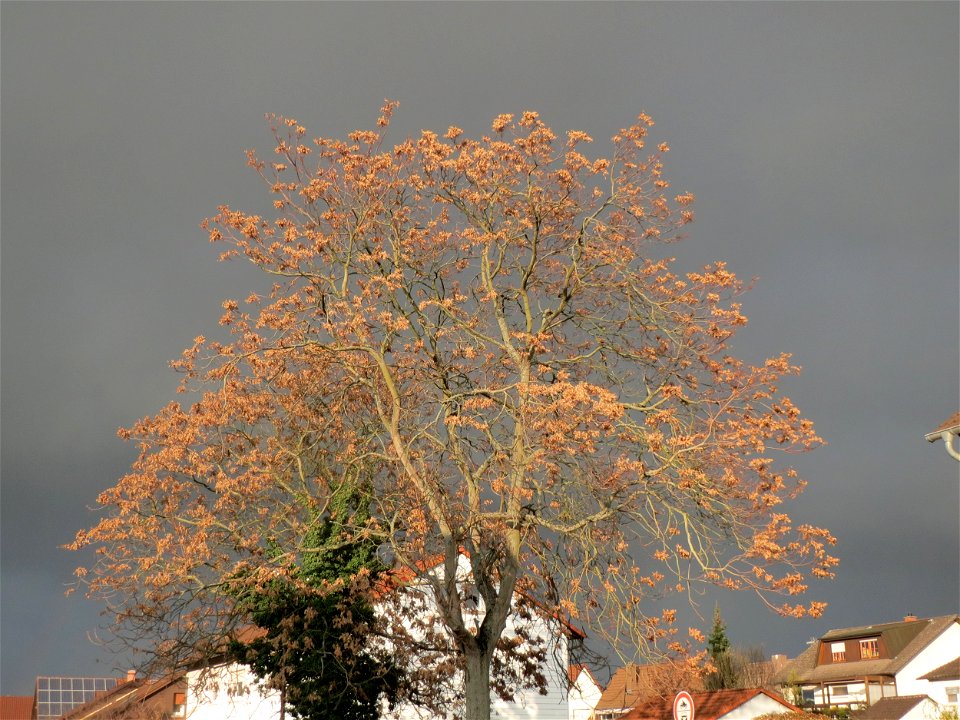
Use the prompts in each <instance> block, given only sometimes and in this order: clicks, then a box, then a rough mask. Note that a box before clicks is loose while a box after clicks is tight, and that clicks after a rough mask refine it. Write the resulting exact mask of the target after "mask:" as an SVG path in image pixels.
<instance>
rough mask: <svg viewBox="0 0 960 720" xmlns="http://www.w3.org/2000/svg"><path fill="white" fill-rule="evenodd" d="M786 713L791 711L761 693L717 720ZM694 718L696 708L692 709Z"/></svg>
mask: <svg viewBox="0 0 960 720" xmlns="http://www.w3.org/2000/svg"><path fill="white" fill-rule="evenodd" d="M788 712H791V710H790V708H788V707H787V706H786V705H784V704H783V703H781V702H777V701H776V700H774V699H773V698H772V697H770V696H768V695H763V694H762V693H761V694H760V695H756V696H754V697H752V698H750V699H749V700H747V701H746V702H745V703H743V705H740V706H739V707H736V708H734V709H733V710H731V711H730V712H728V713H727V714H726V715H721V716H720V717H719V718H717V720H753V719H754V718H755V717H759V716H760V715H767V714H768V713H788ZM694 716H696V708H694Z"/></svg>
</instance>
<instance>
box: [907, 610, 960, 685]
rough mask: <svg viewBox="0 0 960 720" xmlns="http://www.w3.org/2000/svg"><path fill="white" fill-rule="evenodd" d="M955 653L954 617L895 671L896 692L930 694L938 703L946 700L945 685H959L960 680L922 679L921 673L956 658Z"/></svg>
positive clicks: (959, 642)
mask: <svg viewBox="0 0 960 720" xmlns="http://www.w3.org/2000/svg"><path fill="white" fill-rule="evenodd" d="M958 654H960V623H958V622H956V621H955V622H952V623H950V626H949V627H948V628H947V629H946V630H944V631H943V632H942V633H940V636H939V637H937V639H936V640H934V641H933V642H932V643H930V644H929V645H927V647H925V648H924V649H923V650H922V651H921V652H920V654H919V655H917V657H915V658H914V659H913V660H911V661H910V662H909V663H907V665H906V666H905V667H904V668H903V670H901V671H900V672H898V673H897V694H898V695H929V696H930V697H931V698H932V699H933V700H934V701H936V702H937V703H940V704H944V703H946V702H947V690H946V689H947V688H948V687H957V686H960V680H953V681H949V682H930V681H929V680H921V679H920V677H921V676H922V675H926V674H927V673H928V672H930V671H931V670H936V669H937V668H938V667H940V666H942V665H946V664H947V663H948V662H950V661H951V660H954V659H956V657H957V655H958Z"/></svg>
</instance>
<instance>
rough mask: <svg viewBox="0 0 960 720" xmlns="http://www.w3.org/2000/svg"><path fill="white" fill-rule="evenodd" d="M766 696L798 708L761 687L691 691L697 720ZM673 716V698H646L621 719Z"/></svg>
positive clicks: (712, 718)
mask: <svg viewBox="0 0 960 720" xmlns="http://www.w3.org/2000/svg"><path fill="white" fill-rule="evenodd" d="M761 695H763V696H766V697H768V698H770V699H772V700H775V701H776V702H778V703H780V704H781V705H783V707H784V709H785V710H798V708H797V707H795V706H794V705H791V704H790V703H788V702H787V701H786V700H784V699H783V698H780V697H777V696H776V695H773V694H772V693H769V692H767V691H766V690H763V689H761V688H747V689H742V690H716V691H714V692H698V693H692V696H693V706H694V708H695V710H696V711H695V715H694V716H695V717H696V718H697V719H698V720H718V719H719V718H722V717H723V716H724V715H726V714H727V713H729V712H732V711H733V710H736V709H737V708H738V707H740V706H742V705H745V704H747V703H748V702H750V701H751V700H753V699H754V698H756V697H758V696H761ZM672 717H673V698H672V697H670V698H657V699H655V700H648V701H647V702H645V703H642V704H640V705H638V706H637V707H635V708H634V709H633V710H631V711H630V712H628V713H627V714H626V715H624V716H623V719H622V720H671V718H672Z"/></svg>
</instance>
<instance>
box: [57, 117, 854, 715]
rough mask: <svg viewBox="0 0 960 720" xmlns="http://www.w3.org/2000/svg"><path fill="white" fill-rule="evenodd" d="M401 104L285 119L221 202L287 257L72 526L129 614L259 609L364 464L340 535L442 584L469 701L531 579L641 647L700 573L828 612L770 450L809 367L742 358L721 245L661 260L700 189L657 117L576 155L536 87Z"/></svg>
mask: <svg viewBox="0 0 960 720" xmlns="http://www.w3.org/2000/svg"><path fill="white" fill-rule="evenodd" d="M393 109H394V105H393V104H392V103H387V104H386V106H385V108H384V111H383V115H382V117H381V118H380V119H379V122H378V125H377V129H376V130H369V131H357V132H353V133H350V134H349V136H348V138H347V139H342V140H341V139H330V138H319V139H316V140H314V141H313V142H312V143H310V142H309V141H307V140H306V139H305V138H306V130H305V129H304V128H303V127H302V126H301V125H299V124H298V123H297V122H296V121H295V120H289V119H282V118H274V119H273V121H272V125H273V130H274V134H275V137H276V147H275V155H276V157H275V158H274V160H273V161H272V162H269V163H268V162H264V161H261V160H260V159H258V158H257V156H256V155H255V154H253V153H251V155H250V164H251V166H252V167H253V168H254V169H255V171H257V172H258V173H260V175H261V176H262V177H263V178H264V180H265V181H266V185H267V187H268V189H269V191H270V193H271V194H272V197H273V211H272V212H271V213H269V214H268V215H257V214H249V213H246V212H243V211H241V210H236V209H233V208H230V207H226V206H224V207H221V208H220V209H219V212H218V213H217V214H216V216H215V217H213V218H211V219H210V220H209V221H208V222H207V223H205V227H206V228H207V230H208V231H209V234H210V239H211V240H212V241H214V242H216V243H218V244H222V245H224V253H223V256H224V257H233V256H241V257H246V258H247V259H248V260H249V261H250V262H252V263H253V264H254V265H256V266H257V267H258V268H260V269H261V270H262V271H263V272H264V273H265V274H266V275H267V276H269V277H271V278H273V281H274V284H273V287H272V290H271V291H270V292H269V294H268V295H267V296H265V297H260V296H257V295H251V296H250V297H248V298H247V299H246V301H245V303H241V302H238V301H234V300H228V301H227V302H225V303H224V308H225V313H224V315H223V318H222V324H223V325H224V326H226V327H227V328H229V330H230V332H231V333H232V334H231V336H230V337H231V339H230V340H229V341H220V342H217V341H207V340H205V339H204V338H202V337H201V338H198V339H197V341H196V344H195V345H194V346H193V347H191V348H190V349H188V350H187V351H186V352H185V353H184V355H183V357H182V359H181V360H180V361H178V363H177V366H178V368H179V369H180V370H181V371H183V372H184V373H185V380H184V390H185V391H187V392H195V393H197V397H196V398H194V399H193V402H192V403H191V404H189V405H188V404H186V403H171V404H170V405H168V406H167V407H166V408H164V409H163V410H162V411H160V412H159V413H158V414H156V415H154V416H152V417H149V418H146V419H144V420H142V421H141V422H138V423H137V424H136V425H135V426H134V427H132V428H131V429H129V430H125V431H123V432H122V435H123V436H124V437H127V438H130V439H131V440H133V441H135V442H137V443H139V445H140V448H141V454H140V457H139V459H138V460H137V461H136V463H135V464H134V466H133V468H132V470H131V472H130V474H128V475H127V476H126V477H124V478H122V479H121V480H120V482H119V483H118V484H117V485H116V486H115V487H113V488H111V489H110V490H107V491H105V492H104V493H103V494H102V495H101V496H100V498H99V500H100V503H101V504H102V505H103V506H104V507H105V508H106V514H105V517H104V518H103V519H102V520H101V521H100V522H99V523H98V524H96V525H95V526H94V527H93V528H91V529H89V530H86V531H84V532H81V533H80V534H79V535H78V537H77V539H76V542H75V543H74V547H77V548H80V547H83V546H87V545H93V546H96V547H98V548H99V552H100V555H99V561H98V562H97V564H96V565H95V566H94V567H93V568H91V569H90V570H89V572H88V571H87V570H81V571H80V573H81V575H84V576H85V581H86V582H87V583H89V591H90V592H91V593H92V594H93V595H94V596H102V597H106V598H107V599H108V600H109V601H110V602H111V605H110V607H111V609H112V611H113V612H114V613H115V617H116V619H117V622H118V627H119V629H120V632H122V633H126V636H127V637H132V638H133V639H137V638H141V637H144V634H145V633H146V632H148V631H149V633H150V636H149V637H150V639H151V640H153V639H155V638H156V637H157V636H160V637H163V638H164V639H165V641H166V642H165V643H164V644H163V646H162V647H163V650H164V653H165V654H166V656H167V657H172V656H174V655H176V654H177V653H176V651H177V649H178V648H183V649H184V650H189V651H190V652H194V653H196V652H197V651H198V648H203V647H205V646H206V645H205V643H206V642H207V640H208V639H210V638H216V637H218V635H221V634H222V633H223V632H225V631H228V630H230V628H231V627H233V626H235V625H237V624H239V623H241V622H244V621H246V620H247V618H245V617H243V613H241V612H239V611H238V607H237V604H236V602H235V598H236V597H237V592H236V589H235V588H231V586H233V585H236V584H237V583H241V582H242V583H249V584H253V585H256V584H257V583H260V584H263V583H266V582H269V581H272V580H275V579H276V578H277V577H281V576H283V577H285V576H292V575H293V574H294V573H295V572H296V568H297V567H299V566H300V565H301V563H302V560H303V556H304V555H305V554H309V552H310V551H311V548H310V544H309V542H307V538H309V537H310V530H311V527H312V526H313V524H314V523H315V522H317V519H318V518H323V517H325V516H326V514H327V513H328V505H329V503H330V500H331V497H332V489H334V488H336V487H338V486H340V485H341V484H342V483H343V482H345V481H348V480H349V479H350V478H351V477H354V476H356V475H357V474H358V473H364V474H366V475H369V477H370V483H371V487H372V489H373V497H372V501H371V503H370V508H369V519H368V520H366V521H365V522H363V523H357V524H356V525H355V526H354V527H351V528H348V529H346V532H347V533H348V534H349V535H350V536H351V537H353V538H356V537H365V538H370V539H372V540H375V541H376V542H377V544H378V546H379V547H380V552H381V555H382V557H384V558H385V559H387V560H389V562H391V563H392V564H394V565H395V566H396V567H397V568H401V569H403V570H404V572H405V573H406V575H405V576H406V577H411V578H413V577H415V578H419V582H421V583H423V584H425V586H426V587H428V588H429V589H430V592H431V595H432V600H433V603H434V604H435V607H436V612H437V613H438V616H439V619H440V623H441V625H442V627H443V629H444V631H445V633H446V636H447V638H448V640H449V647H450V649H451V651H452V653H453V658H454V661H455V663H456V664H457V666H458V667H459V668H460V669H461V671H462V673H463V682H464V689H463V692H464V696H465V714H466V716H467V717H468V718H470V719H471V720H479V719H481V718H486V717H488V716H489V689H490V687H491V677H490V668H491V663H492V662H493V661H494V658H495V655H496V653H497V652H498V647H499V652H503V653H508V652H509V651H510V646H511V645H515V644H511V643H506V642H504V641H503V637H502V636H503V632H504V628H505V626H506V623H507V620H508V617H509V616H510V615H511V613H512V612H513V609H512V608H513V605H512V602H511V601H512V599H513V598H514V597H516V596H517V594H518V593H520V594H521V595H522V597H524V598H527V599H531V600H533V601H535V602H536V604H537V605H538V606H539V608H541V610H542V611H544V612H547V613H554V614H557V613H559V614H562V615H564V616H569V617H571V618H573V619H574V620H575V621H576V622H577V623H579V624H581V625H584V626H586V627H587V629H589V630H591V631H592V632H593V633H594V634H599V635H601V636H603V637H606V638H608V639H610V640H612V641H613V642H614V643H617V644H621V645H624V646H627V647H629V648H632V649H634V650H636V651H639V652H641V653H647V652H651V651H653V650H656V649H666V650H673V651H682V650H684V649H685V648H686V647H687V646H688V644H689V642H690V641H689V640H688V641H684V639H683V637H682V635H680V634H679V633H678V630H677V628H676V627H675V613H674V612H673V611H672V610H662V609H658V610H656V611H652V612H651V610H650V608H651V605H650V604H649V603H648V601H649V600H650V599H651V598H661V597H662V596H663V595H664V594H665V593H678V594H680V595H681V596H682V595H684V594H685V593H687V592H689V591H691V590H696V589H697V586H699V585H702V584H708V585H718V586H721V587H726V588H731V589H742V590H750V591H754V592H756V593H757V594H759V595H760V596H761V597H762V598H763V599H764V600H765V601H766V602H767V603H768V604H770V605H771V607H774V608H775V609H776V610H777V611H778V612H781V613H785V614H789V615H803V614H805V613H813V614H816V613H818V612H819V611H820V609H821V608H822V605H821V604H820V603H816V602H811V603H809V604H807V605H803V604H801V603H799V602H798V601H797V599H796V597H795V596H797V595H799V594H800V593H802V592H804V590H805V589H806V577H807V576H808V575H809V573H812V574H813V575H816V576H828V575H830V574H831V567H832V565H833V564H834V562H835V561H834V559H833V558H832V557H830V555H829V550H828V547H829V545H830V544H832V542H833V539H832V538H831V536H830V535H829V533H828V532H826V531H825V530H823V529H820V528H817V527H814V526H811V525H806V524H801V525H794V524H793V523H792V522H791V520H790V518H789V517H788V516H787V515H786V514H785V513H784V510H783V507H782V503H783V501H784V499H786V498H788V497H791V496H793V495H794V494H795V493H796V492H798V491H799V490H800V489H802V487H803V483H802V481H800V480H799V479H798V478H797V477H796V473H795V472H794V471H792V470H791V469H789V468H788V467H783V466H782V465H781V464H780V462H779V461H780V460H781V458H782V457H783V456H784V455H785V454H786V453H790V452H794V451H802V450H806V449H808V448H811V447H813V446H815V445H816V444H818V442H819V439H818V438H817V436H816V434H815V432H814V429H813V425H812V423H811V422H809V421H808V420H806V419H804V418H803V417H802V416H801V414H800V412H799V411H798V410H797V408H796V407H795V406H794V404H793V403H792V402H791V401H790V400H789V399H787V398H786V397H784V396H782V395H781V394H780V393H779V391H778V384H779V382H780V380H781V378H782V377H783V376H784V375H786V374H790V373H794V372H796V368H795V367H793V366H792V365H791V363H790V359H789V356H787V355H778V356H776V357H773V358H772V359H769V360H767V361H765V362H762V363H760V364H758V365H751V364H748V363H746V362H743V361H741V360H739V359H737V358H736V357H734V356H733V355H731V354H730V351H729V349H728V343H729V341H730V339H731V337H732V336H733V334H734V333H735V331H736V330H737V329H738V328H739V327H740V326H742V325H743V324H744V323H745V322H746V319H745V318H744V316H743V315H742V314H741V311H740V306H739V305H738V304H737V302H736V300H735V296H736V295H738V293H739V292H740V290H741V285H740V283H739V282H738V281H737V279H736V278H735V276H734V275H733V274H732V273H731V272H730V271H728V270H727V268H726V267H725V266H724V264H723V263H717V264H716V265H713V266H710V267H707V268H705V269H703V270H700V271H698V272H688V273H685V274H680V273H678V272H677V271H674V270H673V269H672V263H671V261H669V260H667V259H662V258H660V257H659V254H660V251H659V244H660V243H664V242H668V241H671V240H674V239H676V238H677V237H678V233H679V231H680V228H681V226H683V225H685V224H686V223H688V222H689V221H690V220H692V218H693V213H692V210H691V203H692V201H693V197H692V195H690V194H689V193H681V194H676V195H674V196H673V197H670V193H669V190H668V188H669V184H668V182H667V181H666V180H665V179H664V177H663V175H662V168H663V166H662V157H663V155H664V154H665V153H666V152H667V149H668V148H667V146H666V145H665V144H660V145H659V146H657V147H654V148H649V149H648V147H647V142H648V137H647V136H648V132H649V128H650V127H651V126H652V125H653V122H652V121H651V120H650V118H648V117H647V116H645V115H640V116H639V118H638V120H637V121H636V122H635V123H634V124H632V125H630V126H629V127H626V128H624V129H622V130H621V131H620V132H618V133H617V134H616V135H615V136H614V137H613V138H612V143H611V146H610V153H608V157H599V158H590V157H588V156H587V155H585V154H584V153H585V150H583V148H584V147H585V146H586V145H587V144H588V143H590V142H591V138H590V137H589V136H587V134H586V133H584V132H580V131H570V132H567V133H566V137H565V138H558V137H557V136H556V135H555V134H554V132H553V131H551V129H550V128H549V127H547V126H546V125H545V124H544V123H543V122H542V121H541V120H540V118H539V117H538V115H537V114H536V113H534V112H524V113H523V114H522V115H521V116H520V117H519V118H515V117H514V116H512V115H499V116H498V117H496V119H495V120H494V121H493V124H492V129H491V132H490V134H489V135H488V136H483V137H480V138H479V139H471V138H469V137H466V136H465V135H464V134H463V132H462V131H461V130H460V129H459V128H456V127H451V128H449V129H448V130H447V131H446V132H445V133H444V134H443V135H442V136H441V135H438V134H436V133H434V132H430V131H423V132H422V133H421V135H420V136H419V137H418V138H415V139H407V140H404V141H402V142H400V143H399V144H397V145H395V146H394V147H389V146H386V145H385V144H384V135H385V132H386V128H387V126H388V124H389V120H390V116H391V113H392V111H393ZM277 548H279V549H280V552H276V549H277ZM460 557H466V558H468V559H469V564H470V568H471V572H472V576H473V578H472V579H473V582H472V584H471V587H470V588H469V591H470V592H476V593H477V594H478V595H479V599H480V603H479V605H480V607H481V608H482V611H481V613H480V615H481V618H480V622H479V623H478V624H474V623H472V622H470V621H469V618H467V617H466V616H467V613H465V611H464V608H465V607H466V599H465V598H464V597H463V594H464V592H465V587H464V584H463V583H458V582H457V581H456V574H455V572H454V571H455V568H456V564H457V562H458V558H460ZM434 562H436V563H439V566H440V567H441V568H442V570H443V572H439V573H436V572H427V570H426V569H427V568H428V567H429V566H430V565H433V564H434ZM473 586H475V590H474V587H473ZM778 596H783V597H782V598H781V599H778ZM657 607H658V608H662V605H658V606H657ZM691 634H692V636H693V640H692V642H694V643H701V642H702V641H703V636H702V634H699V633H698V632H697V631H696V630H691ZM212 642H213V644H214V645H215V644H216V640H213V641H212ZM391 642H393V643H397V644H396V647H397V651H398V652H400V645H399V640H398V639H397V638H392V639H391ZM501 665H502V663H501Z"/></svg>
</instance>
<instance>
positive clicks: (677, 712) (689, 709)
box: [673, 690, 694, 720]
mask: <svg viewBox="0 0 960 720" xmlns="http://www.w3.org/2000/svg"><path fill="white" fill-rule="evenodd" d="M693 714H694V713H693V696H692V695H690V693H688V692H687V691H686V690H681V691H680V692H678V693H677V696H676V697H675V698H674V699H673V720H693Z"/></svg>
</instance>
